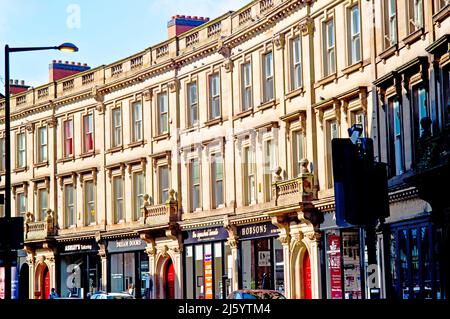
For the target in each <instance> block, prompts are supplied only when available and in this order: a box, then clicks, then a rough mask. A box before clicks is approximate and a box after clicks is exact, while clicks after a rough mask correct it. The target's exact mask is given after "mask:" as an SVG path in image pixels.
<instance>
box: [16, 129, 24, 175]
mask: <svg viewBox="0 0 450 319" xmlns="http://www.w3.org/2000/svg"><path fill="white" fill-rule="evenodd" d="M17 151H18V154H17V156H18V159H17V165H18V167H25V152H26V144H25V133H20V134H19V135H17Z"/></svg>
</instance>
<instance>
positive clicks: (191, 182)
mask: <svg viewBox="0 0 450 319" xmlns="http://www.w3.org/2000/svg"><path fill="white" fill-rule="evenodd" d="M194 163H197V169H198V174H197V175H198V181H197V182H194ZM188 167H189V172H188V176H189V193H190V194H189V195H190V196H189V210H190V212H191V213H192V212H196V211H200V210H202V189H201V185H202V182H201V171H202V166H201V162H200V159H199V158H198V157H194V158H191V159H190V160H189V164H188ZM195 188H198V203H196V204H197V205H194V189H195Z"/></svg>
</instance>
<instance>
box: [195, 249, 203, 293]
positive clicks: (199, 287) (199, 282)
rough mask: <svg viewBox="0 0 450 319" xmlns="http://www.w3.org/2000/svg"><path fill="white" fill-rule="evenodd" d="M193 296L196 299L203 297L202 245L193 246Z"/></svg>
mask: <svg viewBox="0 0 450 319" xmlns="http://www.w3.org/2000/svg"><path fill="white" fill-rule="evenodd" d="M195 279H196V283H195V296H196V298H197V299H204V298H205V280H204V279H205V278H204V274H203V246H202V245H198V246H195Z"/></svg>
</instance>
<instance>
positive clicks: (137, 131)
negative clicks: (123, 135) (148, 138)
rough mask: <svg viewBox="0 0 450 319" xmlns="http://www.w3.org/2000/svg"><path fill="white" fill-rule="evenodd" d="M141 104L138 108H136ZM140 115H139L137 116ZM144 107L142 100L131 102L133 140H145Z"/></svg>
mask: <svg viewBox="0 0 450 319" xmlns="http://www.w3.org/2000/svg"><path fill="white" fill-rule="evenodd" d="M137 106H139V108H138V110H136V108H137ZM136 115H138V116H139V117H137V116H136ZM142 119H143V107H142V101H141V100H137V101H134V102H132V103H131V121H132V126H131V127H132V132H131V138H132V142H140V141H142V140H143V132H144V130H143V121H142Z"/></svg>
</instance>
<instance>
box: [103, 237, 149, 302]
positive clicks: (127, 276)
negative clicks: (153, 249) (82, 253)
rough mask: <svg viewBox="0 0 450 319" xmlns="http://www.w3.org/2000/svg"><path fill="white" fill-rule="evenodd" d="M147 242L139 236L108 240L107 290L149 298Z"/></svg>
mask: <svg viewBox="0 0 450 319" xmlns="http://www.w3.org/2000/svg"><path fill="white" fill-rule="evenodd" d="M146 246H147V244H146V243H145V241H143V240H141V239H140V238H139V237H134V238H127V239H120V240H111V241H108V246H107V247H108V248H107V249H108V272H109V274H108V278H109V280H108V291H109V292H127V293H131V294H133V295H134V296H135V297H136V298H144V299H148V298H150V294H151V289H152V287H153V283H152V282H151V278H150V276H149V258H148V255H147V253H146V252H145V248H146Z"/></svg>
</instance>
